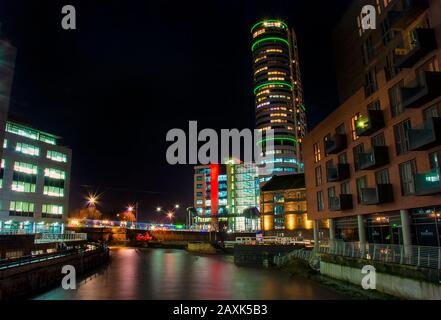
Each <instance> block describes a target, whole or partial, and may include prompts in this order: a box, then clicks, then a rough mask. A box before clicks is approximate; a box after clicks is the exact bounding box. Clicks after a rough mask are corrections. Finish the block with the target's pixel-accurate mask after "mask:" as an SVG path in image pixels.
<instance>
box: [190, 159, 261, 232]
mask: <svg viewBox="0 0 441 320" xmlns="http://www.w3.org/2000/svg"><path fill="white" fill-rule="evenodd" d="M257 173H258V170H257V166H255V165H253V164H244V163H240V162H239V161H235V160H230V161H227V163H226V164H220V165H218V164H211V165H203V166H197V167H195V174H194V208H195V211H196V216H195V218H194V225H195V226H196V227H197V228H199V229H209V228H210V229H211V228H213V229H218V228H223V229H226V230H230V231H236V232H241V231H255V230H259V228H260V224H259V218H258V198H259V183H258V175H257Z"/></svg>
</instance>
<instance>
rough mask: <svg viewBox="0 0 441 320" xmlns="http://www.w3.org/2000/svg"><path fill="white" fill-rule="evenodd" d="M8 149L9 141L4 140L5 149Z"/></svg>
mask: <svg viewBox="0 0 441 320" xmlns="http://www.w3.org/2000/svg"><path fill="white" fill-rule="evenodd" d="M7 147H8V139H5V140H3V149H6V148H7Z"/></svg>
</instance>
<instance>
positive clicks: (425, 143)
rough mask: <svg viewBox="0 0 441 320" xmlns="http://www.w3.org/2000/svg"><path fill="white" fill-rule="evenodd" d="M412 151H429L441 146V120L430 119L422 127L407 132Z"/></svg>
mask: <svg viewBox="0 0 441 320" xmlns="http://www.w3.org/2000/svg"><path fill="white" fill-rule="evenodd" d="M407 137H408V140H409V149H410V150H411V151H422V150H428V149H431V148H433V147H436V146H439V145H441V118H429V119H427V120H426V121H425V122H424V124H423V125H422V126H421V127H418V128H415V129H409V130H408V131H407Z"/></svg>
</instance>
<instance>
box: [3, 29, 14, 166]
mask: <svg viewBox="0 0 441 320" xmlns="http://www.w3.org/2000/svg"><path fill="white" fill-rule="evenodd" d="M16 52H17V50H16V49H15V48H14V47H13V46H12V45H11V44H10V43H9V41H8V40H6V39H4V38H1V24H0V141H3V139H4V132H5V131H4V130H5V126H6V119H7V118H8V110H9V102H10V101H9V100H10V95H11V87H12V80H13V77H14V67H15V56H16ZM1 155H2V149H1V148H0V158H1Z"/></svg>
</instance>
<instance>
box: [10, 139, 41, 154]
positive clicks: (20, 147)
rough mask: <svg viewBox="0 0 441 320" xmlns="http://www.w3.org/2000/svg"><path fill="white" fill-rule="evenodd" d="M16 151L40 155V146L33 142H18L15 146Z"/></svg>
mask: <svg viewBox="0 0 441 320" xmlns="http://www.w3.org/2000/svg"><path fill="white" fill-rule="evenodd" d="M15 151H18V152H21V153H23V154H27V155H30V156H34V157H38V156H39V155H40V148H39V147H36V146H33V145H31V144H27V143H22V142H17V145H16V146H15Z"/></svg>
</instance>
